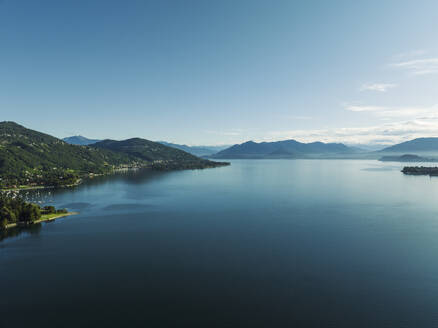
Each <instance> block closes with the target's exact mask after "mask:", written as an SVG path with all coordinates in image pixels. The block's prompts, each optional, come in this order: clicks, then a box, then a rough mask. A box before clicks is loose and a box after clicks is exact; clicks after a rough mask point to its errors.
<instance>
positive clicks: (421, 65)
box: [391, 57, 438, 75]
mask: <svg viewBox="0 0 438 328" xmlns="http://www.w3.org/2000/svg"><path fill="white" fill-rule="evenodd" d="M391 66H392V67H394V68H398V69H403V70H405V71H407V72H409V73H411V74H414V75H427V74H436V73H438V57H434V58H422V59H414V60H408V61H400V62H397V63H392V64H391Z"/></svg>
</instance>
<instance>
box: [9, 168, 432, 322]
mask: <svg viewBox="0 0 438 328" xmlns="http://www.w3.org/2000/svg"><path fill="white" fill-rule="evenodd" d="M401 168H402V165H401V164H396V163H380V162H377V161H354V160H351V161H350V160H344V161H340V160H339V161H338V160H326V161H317V160H246V161H245V160H242V161H232V165H231V166H230V167H223V168H217V169H208V170H199V171H179V172H159V173H157V172H155V173H154V172H147V171H143V172H137V173H133V172H131V173H129V174H125V175H120V176H113V177H105V178H98V179H94V180H92V181H89V182H87V183H85V184H83V185H81V186H79V187H77V188H75V189H63V190H59V191H56V192H53V191H52V192H51V193H50V194H48V193H47V192H44V193H42V192H40V193H39V194H36V195H35V194H29V195H27V196H26V197H30V198H32V197H33V198H39V199H43V201H44V202H48V203H50V204H53V205H56V206H58V207H67V208H68V209H70V210H74V211H79V212H80V214H79V215H77V216H72V217H68V218H65V219H61V220H57V221H56V222H53V223H47V224H42V225H41V226H40V227H34V229H33V230H32V231H30V232H23V233H19V234H17V236H15V237H10V238H5V239H4V240H3V241H1V242H0V286H1V289H0V327H88V326H90V327H132V326H142V327H206V328H207V327H293V326H294V325H295V326H298V327H437V326H438V201H437V199H438V197H437V196H438V178H429V177H423V176H405V175H403V174H402V173H400V169H401Z"/></svg>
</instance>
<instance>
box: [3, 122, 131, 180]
mask: <svg viewBox="0 0 438 328" xmlns="http://www.w3.org/2000/svg"><path fill="white" fill-rule="evenodd" d="M134 162H136V160H135V159H134V158H132V157H130V156H129V155H126V154H121V153H115V152H111V151H108V150H104V149H96V148H90V147H85V146H74V145H70V144H67V143H66V142H64V141H62V140H60V139H57V138H55V137H52V136H49V135H47V134H44V133H41V132H37V131H34V130H30V129H26V128H25V127H23V126H21V125H19V124H16V123H14V122H0V178H1V182H0V186H3V187H4V186H7V185H18V184H47V183H48V182H50V184H69V183H72V182H74V181H75V180H76V179H77V176H78V175H79V174H85V173H104V172H106V171H108V170H110V169H111V168H112V167H113V166H117V165H121V164H126V163H134Z"/></svg>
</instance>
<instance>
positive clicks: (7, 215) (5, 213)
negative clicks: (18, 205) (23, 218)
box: [0, 206, 17, 223]
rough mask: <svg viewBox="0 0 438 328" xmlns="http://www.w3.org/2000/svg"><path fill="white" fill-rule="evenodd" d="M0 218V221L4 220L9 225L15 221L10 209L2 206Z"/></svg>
mask: <svg viewBox="0 0 438 328" xmlns="http://www.w3.org/2000/svg"><path fill="white" fill-rule="evenodd" d="M0 218H1V219H2V220H3V219H4V220H6V221H7V222H9V223H11V222H16V221H17V217H16V215H15V213H14V212H13V211H12V210H11V209H10V208H7V207H6V206H3V207H2V208H1V209H0Z"/></svg>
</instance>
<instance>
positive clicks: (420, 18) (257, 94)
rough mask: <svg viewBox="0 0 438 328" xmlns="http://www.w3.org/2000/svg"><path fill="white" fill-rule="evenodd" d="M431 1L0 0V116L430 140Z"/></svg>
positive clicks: (225, 139) (437, 121) (233, 136)
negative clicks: (426, 138)
mask: <svg viewBox="0 0 438 328" xmlns="http://www.w3.org/2000/svg"><path fill="white" fill-rule="evenodd" d="M437 13H438V2H437V1H436V0H430V1H428V0H424V1H403V0H393V1H384V0H383V1H360V3H359V1H351V0H349V1H292V0H289V1H280V0H276V1H268V0H266V1H258V0H248V1H243V0H242V1H238V0H230V1H228V0H221V1H209V0H199V1H194V0H187V1H180V0H174V1H166V0H155V1H146V0H142V1H133V0H127V1H122V0H120V1H113V0H102V1H97V0H95V1H93V0H87V1H85V0H84V1H81V0H75V1H59V0H53V1H45V0H41V1H33V0H32V1H30V0H29V1H21V0H0V42H1V43H0V45H1V48H0V114H1V115H0V120H12V121H16V122H18V123H21V124H23V125H25V126H28V127H30V128H33V129H36V130H40V131H44V132H47V133H49V134H52V135H55V136H57V137H65V136H69V135H76V134H81V135H84V136H87V137H90V138H114V139H123V138H128V137H134V136H139V137H144V138H148V139H151V140H167V141H172V142H178V143H188V144H230V143H237V142H242V141H246V140H249V139H252V140H258V141H260V140H280V139H286V138H296V139H297V140H302V141H312V140H323V141H345V142H348V143H359V144H360V143H392V142H396V141H401V140H404V139H408V138H412V137H417V136H431V135H435V136H438V107H437V104H438V99H437V98H438V43H437V31H438V20H437V19H436V18H437V16H436V15H437Z"/></svg>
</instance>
